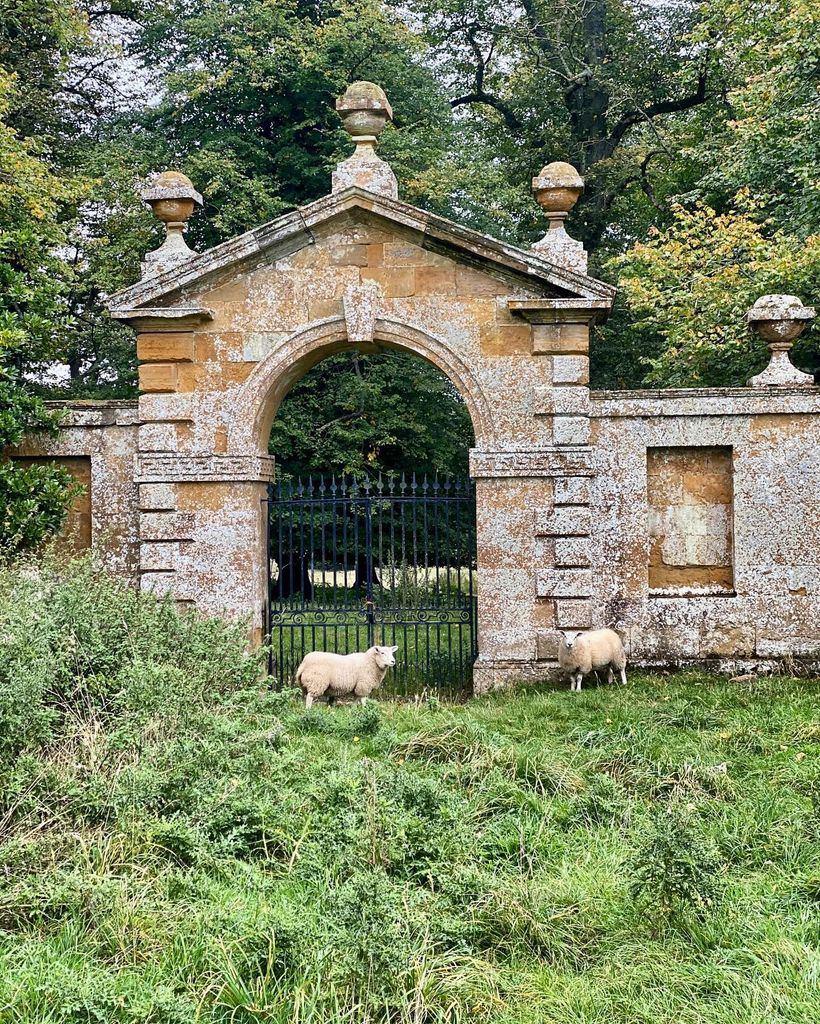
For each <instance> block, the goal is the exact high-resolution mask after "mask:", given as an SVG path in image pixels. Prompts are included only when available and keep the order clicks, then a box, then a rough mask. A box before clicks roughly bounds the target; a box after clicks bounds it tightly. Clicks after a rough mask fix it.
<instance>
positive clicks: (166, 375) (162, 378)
mask: <svg viewBox="0 0 820 1024" xmlns="http://www.w3.org/2000/svg"><path fill="white" fill-rule="evenodd" d="M139 386H140V391H146V392H162V391H176V390H177V364H176V363H143V364H142V365H141V366H140V368H139Z"/></svg>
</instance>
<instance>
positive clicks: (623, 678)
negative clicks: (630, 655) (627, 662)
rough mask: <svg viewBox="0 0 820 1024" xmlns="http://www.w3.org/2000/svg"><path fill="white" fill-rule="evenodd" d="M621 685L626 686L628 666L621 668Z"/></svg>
mask: <svg viewBox="0 0 820 1024" xmlns="http://www.w3.org/2000/svg"><path fill="white" fill-rule="evenodd" d="M621 686H626V668H625V667H624V668H622V669H621Z"/></svg>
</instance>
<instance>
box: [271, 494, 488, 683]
mask: <svg viewBox="0 0 820 1024" xmlns="http://www.w3.org/2000/svg"><path fill="white" fill-rule="evenodd" d="M266 504H267V513H268V514H267V523H268V545H267V547H268V616H267V620H268V621H267V632H268V640H269V644H270V656H269V657H270V662H269V670H270V673H271V675H273V676H275V677H276V679H277V681H278V682H280V683H286V682H288V681H289V680H291V679H292V678H293V675H294V673H295V671H296V668H297V666H298V664H299V662H300V661H301V660H302V658H303V657H304V655H305V654H306V653H307V652H308V651H312V650H322V651H336V652H337V653H339V654H347V653H350V652H351V651H362V650H366V649H367V648H368V647H370V646H372V645H373V644H374V643H378V644H395V645H397V646H398V651H397V652H396V661H397V664H396V668H395V669H391V670H390V672H389V673H388V676H387V678H386V679H385V684H384V690H385V691H386V692H387V693H393V694H400V695H403V694H411V693H418V692H420V691H421V690H423V689H430V690H435V691H442V692H444V693H446V694H447V695H450V696H456V695H459V694H461V693H464V692H467V691H469V689H470V687H471V685H472V665H473V661H474V660H475V658H476V655H477V631H476V596H477V594H476V556H475V550H476V539H475V538H476V533H475V492H474V488H473V486H472V484H471V482H470V481H462V480H452V479H449V478H446V479H441V480H439V479H433V480H428V479H427V478H426V477H425V478H423V479H421V480H416V478H415V476H414V477H412V479H411V480H409V481H407V480H406V479H405V478H404V477H402V478H401V479H398V480H397V479H395V478H392V479H384V478H379V479H376V480H356V479H348V478H342V479H339V478H335V477H331V478H330V479H326V478H318V479H313V478H312V479H309V480H308V481H307V482H306V483H305V482H302V481H296V482H290V481H286V482H279V483H276V484H271V485H270V487H269V489H268V499H267V502H266Z"/></svg>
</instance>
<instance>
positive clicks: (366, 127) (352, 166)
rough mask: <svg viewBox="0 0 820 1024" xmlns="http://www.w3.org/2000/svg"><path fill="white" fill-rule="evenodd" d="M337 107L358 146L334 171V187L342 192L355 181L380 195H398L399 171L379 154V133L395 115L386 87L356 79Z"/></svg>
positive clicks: (356, 184) (395, 196)
mask: <svg viewBox="0 0 820 1024" xmlns="http://www.w3.org/2000/svg"><path fill="white" fill-rule="evenodd" d="M336 110H337V111H338V114H339V117H340V118H341V119H342V124H343V125H344V128H345V131H346V132H347V133H348V134H349V135H350V137H351V139H353V141H354V142H355V143H356V149H355V150H354V152H353V155H352V156H350V157H348V158H347V160H343V161H342V162H341V163H340V164H339V165H338V166H337V167H336V170H335V171H334V172H333V191H334V192H342V191H343V190H344V189H346V188H350V187H351V186H353V185H355V186H358V187H359V188H363V189H366V190H367V191H368V192H375V193H376V194H377V195H383V196H389V197H390V198H391V199H396V198H398V194H399V186H398V182H397V181H396V176H395V174H394V173H393V171H392V170H391V169H390V166H389V165H388V164H386V163H385V162H384V160H382V159H380V157H378V156H376V145H377V143H378V139H379V135H380V134H381V133H382V131H383V130H384V128H385V126H386V124H387V122H388V121H390V120H392V118H393V109H392V107H391V106H390V103H389V102H388V100H387V97H386V96H385V94H384V92H383V90H382V89H380V88H379V86H378V85H375V84H374V83H373V82H353V83H352V84H351V85H349V86H348V87H347V89H346V90H345V93H344V95H343V96H340V97H339V98H338V99H337V100H336Z"/></svg>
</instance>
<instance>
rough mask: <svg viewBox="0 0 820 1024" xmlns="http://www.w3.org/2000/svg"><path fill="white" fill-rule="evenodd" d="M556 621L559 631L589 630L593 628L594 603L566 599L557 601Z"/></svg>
mask: <svg viewBox="0 0 820 1024" xmlns="http://www.w3.org/2000/svg"><path fill="white" fill-rule="evenodd" d="M555 621H556V624H557V626H558V628H559V629H589V628H590V627H591V626H592V602H591V601H583V600H580V601H579V600H573V599H570V600H567V599H566V598H565V599H562V600H559V601H556V602H555Z"/></svg>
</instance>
